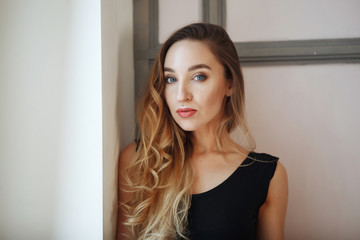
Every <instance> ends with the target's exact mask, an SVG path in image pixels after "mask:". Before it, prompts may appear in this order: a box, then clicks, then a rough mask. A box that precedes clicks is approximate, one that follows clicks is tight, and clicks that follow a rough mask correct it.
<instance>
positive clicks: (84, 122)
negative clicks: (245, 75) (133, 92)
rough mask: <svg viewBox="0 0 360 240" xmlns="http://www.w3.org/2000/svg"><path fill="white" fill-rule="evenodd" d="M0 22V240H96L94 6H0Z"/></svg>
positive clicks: (98, 156) (42, 1)
mask: <svg viewBox="0 0 360 240" xmlns="http://www.w3.org/2000/svg"><path fill="white" fill-rule="evenodd" d="M0 22H1V25H0V34H1V38H0V41H1V42H0V50H1V51H0V52H1V55H0V80H1V81H0V98H1V99H0V111H1V122H0V131H1V135H0V147H1V150H0V191H1V192H0V195H1V198H0V209H1V214H0V239H11V240H12V239H101V237H102V235H103V233H102V112H101V101H102V100H101V33H100V1H98V0H92V1H81V0H73V1H60V0H57V1H46V0H36V1H31V3H30V2H28V1H20V0H18V1H14V0H11V1H10V0H9V1H1V2H0Z"/></svg>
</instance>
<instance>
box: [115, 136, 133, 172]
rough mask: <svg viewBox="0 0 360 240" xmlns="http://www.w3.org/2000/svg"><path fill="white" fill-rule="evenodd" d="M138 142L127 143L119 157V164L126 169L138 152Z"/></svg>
mask: <svg viewBox="0 0 360 240" xmlns="http://www.w3.org/2000/svg"><path fill="white" fill-rule="evenodd" d="M136 147H137V144H136V142H133V143H130V144H129V145H127V146H126V147H125V148H124V149H123V150H122V151H121V152H120V157H119V166H120V168H121V169H126V167H127V166H128V165H129V163H130V161H131V159H132V158H133V156H134V155H135V153H136Z"/></svg>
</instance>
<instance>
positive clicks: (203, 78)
mask: <svg viewBox="0 0 360 240" xmlns="http://www.w3.org/2000/svg"><path fill="white" fill-rule="evenodd" d="M205 79H206V76H204V75H196V76H195V77H194V80H195V81H203V80H205Z"/></svg>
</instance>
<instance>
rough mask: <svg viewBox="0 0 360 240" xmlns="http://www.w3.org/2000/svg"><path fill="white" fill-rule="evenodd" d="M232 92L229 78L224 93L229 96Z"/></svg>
mask: <svg viewBox="0 0 360 240" xmlns="http://www.w3.org/2000/svg"><path fill="white" fill-rule="evenodd" d="M232 93H233V87H232V80H230V81H229V83H228V87H227V89H226V92H225V95H226V96H227V97H230V96H231V95H232Z"/></svg>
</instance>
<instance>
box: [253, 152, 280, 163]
mask: <svg viewBox="0 0 360 240" xmlns="http://www.w3.org/2000/svg"><path fill="white" fill-rule="evenodd" d="M249 158H250V159H252V160H255V161H258V162H267V163H268V162H274V163H276V162H278V160H279V158H278V157H276V156H273V155H270V154H268V153H258V152H250V153H249Z"/></svg>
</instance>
